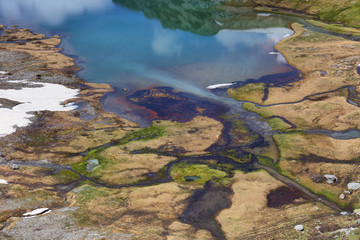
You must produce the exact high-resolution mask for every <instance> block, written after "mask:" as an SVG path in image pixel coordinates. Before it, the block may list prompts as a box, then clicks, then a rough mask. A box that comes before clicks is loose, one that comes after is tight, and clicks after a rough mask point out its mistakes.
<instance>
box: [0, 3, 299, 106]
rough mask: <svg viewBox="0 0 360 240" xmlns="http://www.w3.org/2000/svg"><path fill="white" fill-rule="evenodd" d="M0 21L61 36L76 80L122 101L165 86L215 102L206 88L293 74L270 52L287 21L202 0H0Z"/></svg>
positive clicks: (285, 33) (111, 102)
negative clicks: (107, 87) (104, 86)
mask: <svg viewBox="0 0 360 240" xmlns="http://www.w3.org/2000/svg"><path fill="white" fill-rule="evenodd" d="M0 22H1V23H3V24H8V25H14V24H18V25H19V26H20V27H26V28H30V29H32V30H33V31H37V32H41V33H46V34H48V35H52V34H59V35H61V36H62V37H63V39H62V45H61V47H62V48H63V49H64V53H65V54H67V55H70V56H72V57H74V59H75V60H76V63H77V65H78V66H80V67H81V68H82V70H81V71H80V72H79V73H78V75H79V76H80V77H81V78H84V79H85V80H86V81H90V82H98V83H109V84H111V85H112V86H114V87H115V88H116V89H118V92H121V90H123V89H126V92H127V94H130V93H132V92H134V91H137V90H139V89H146V88H150V87H154V86H169V87H172V88H174V89H175V90H179V91H184V92H188V93H192V94H195V95H198V96H201V97H206V98H214V99H216V98H218V97H217V96H216V95H214V94H213V93H212V92H211V91H209V89H207V87H208V86H209V85H214V84H221V83H231V82H235V81H245V80H246V79H258V78H260V77H261V76H264V75H269V74H276V73H285V72H289V71H292V70H293V69H292V68H291V67H290V66H289V65H288V64H287V63H286V61H285V60H284V58H283V57H282V56H281V55H279V54H275V53H274V51H275V50H274V45H275V44H276V42H278V41H279V40H280V39H282V38H284V37H285V36H288V35H290V34H292V31H291V30H290V29H289V28H288V26H289V24H290V22H291V19H289V18H287V17H282V16H277V15H272V14H264V13H256V12H253V11H251V10H249V9H247V8H238V9H236V10H235V9H225V10H218V9H215V8H214V7H213V6H212V5H211V4H210V3H209V1H190V0H181V1H164V0H152V1H149V0H132V1H130V0H117V1H115V0H114V1H111V0H71V1H70V0H62V1H45V0H11V1H9V0H0ZM275 52H276V51H275ZM114 99H116V96H114V97H110V98H109V99H107V100H106V101H105V105H108V106H111V105H114V104H121V102H122V101H119V100H118V99H117V100H114ZM124 108H126V107H125V106H124ZM118 111H119V112H121V111H125V110H124V109H123V110H118Z"/></svg>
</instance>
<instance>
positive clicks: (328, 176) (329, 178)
mask: <svg viewBox="0 0 360 240" xmlns="http://www.w3.org/2000/svg"><path fill="white" fill-rule="evenodd" d="M324 178H325V179H326V182H327V183H328V184H333V183H334V182H337V180H338V178H337V177H336V176H335V175H331V174H324Z"/></svg>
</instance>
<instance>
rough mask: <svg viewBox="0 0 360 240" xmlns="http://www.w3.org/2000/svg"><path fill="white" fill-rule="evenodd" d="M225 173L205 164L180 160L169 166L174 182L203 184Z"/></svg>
mask: <svg viewBox="0 0 360 240" xmlns="http://www.w3.org/2000/svg"><path fill="white" fill-rule="evenodd" d="M226 175H227V174H226V173H225V172H223V171H220V170H217V169H213V168H210V167H209V166H208V165H205V164H191V163H184V162H182V163H178V164H175V165H174V166H173V167H172V168H171V177H172V178H173V180H174V181H175V182H181V183H185V182H190V183H197V184H204V183H205V182H207V181H209V180H211V179H215V178H222V177H225V176H226ZM189 177H193V178H189ZM187 179H188V180H187Z"/></svg>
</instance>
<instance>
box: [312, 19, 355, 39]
mask: <svg viewBox="0 0 360 240" xmlns="http://www.w3.org/2000/svg"><path fill="white" fill-rule="evenodd" d="M307 21H308V22H309V23H311V24H313V25H315V26H318V27H322V28H325V29H327V30H329V31H332V32H335V33H339V34H344V35H354V36H360V30H359V29H356V28H350V27H345V26H344V25H341V24H328V23H324V22H320V21H316V20H307Z"/></svg>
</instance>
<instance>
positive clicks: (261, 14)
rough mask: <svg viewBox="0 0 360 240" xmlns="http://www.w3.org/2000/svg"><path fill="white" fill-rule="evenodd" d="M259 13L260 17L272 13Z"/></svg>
mask: <svg viewBox="0 0 360 240" xmlns="http://www.w3.org/2000/svg"><path fill="white" fill-rule="evenodd" d="M257 15H258V16H260V17H269V16H270V15H271V14H270V13H258V14H257Z"/></svg>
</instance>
